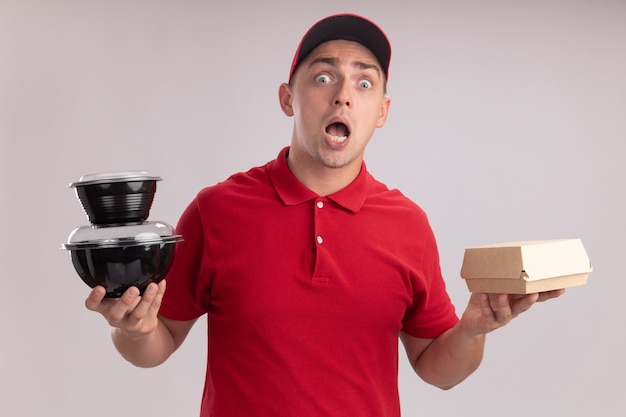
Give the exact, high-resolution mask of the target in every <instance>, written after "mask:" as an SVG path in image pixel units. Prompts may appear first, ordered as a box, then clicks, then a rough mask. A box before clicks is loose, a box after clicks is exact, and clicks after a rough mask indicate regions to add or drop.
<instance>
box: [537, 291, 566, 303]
mask: <svg viewBox="0 0 626 417" xmlns="http://www.w3.org/2000/svg"><path fill="white" fill-rule="evenodd" d="M563 294H565V288H562V289H559V290H553V291H546V292H540V293H539V299H538V300H537V301H538V302H543V301H548V300H550V299H552V298H557V297H560V296H562V295H563Z"/></svg>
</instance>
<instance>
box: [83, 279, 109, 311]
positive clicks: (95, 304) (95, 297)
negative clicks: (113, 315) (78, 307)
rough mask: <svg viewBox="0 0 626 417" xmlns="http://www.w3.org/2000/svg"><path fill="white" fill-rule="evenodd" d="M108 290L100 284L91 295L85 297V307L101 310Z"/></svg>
mask: <svg viewBox="0 0 626 417" xmlns="http://www.w3.org/2000/svg"><path fill="white" fill-rule="evenodd" d="M105 294H106V290H105V289H104V287H103V286H101V285H98V286H96V287H95V288H94V289H92V290H91V292H90V293H89V296H88V297H87V298H86V299H85V307H87V309H88V310H91V311H99V307H100V304H101V303H102V300H103V299H104V296H105Z"/></svg>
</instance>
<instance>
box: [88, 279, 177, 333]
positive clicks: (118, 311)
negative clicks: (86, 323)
mask: <svg viewBox="0 0 626 417" xmlns="http://www.w3.org/2000/svg"><path fill="white" fill-rule="evenodd" d="M165 286H166V284H165V280H162V281H161V282H159V284H158V285H157V284H155V283H150V284H149V285H148V287H147V288H146V290H145V291H144V293H143V295H139V289H137V287H131V288H129V289H127V290H126V291H125V292H124V294H122V296H121V297H120V298H104V295H105V294H106V290H105V289H104V287H102V286H97V287H95V288H94V289H93V290H92V291H91V293H89V296H88V297H87V299H86V300H85V306H86V307H87V309H89V310H91V311H96V312H98V313H100V314H102V315H103V316H104V318H105V319H106V320H107V322H108V323H109V324H110V325H111V326H112V327H115V328H118V329H120V330H122V331H123V332H125V333H126V334H127V336H128V337H131V338H137V337H139V338H140V337H143V336H146V335H148V334H150V333H152V332H153V331H155V330H156V328H157V326H158V322H159V319H158V313H159V308H160V307H161V300H162V299H163V293H164V292H165Z"/></svg>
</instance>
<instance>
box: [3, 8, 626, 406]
mask: <svg viewBox="0 0 626 417" xmlns="http://www.w3.org/2000/svg"><path fill="white" fill-rule="evenodd" d="M336 12H356V13H361V14H364V15H366V16H368V17H370V18H372V19H373V20H375V21H376V22H378V23H379V24H380V25H381V26H382V27H383V28H384V29H385V30H386V31H387V33H388V35H389V37H390V38H391V40H392V45H393V59H392V66H391V73H390V84H389V95H390V96H391V98H392V106H391V114H390V117H389V120H388V122H387V125H386V126H385V127H384V128H383V129H380V130H379V131H378V132H377V133H376V135H375V137H374V139H373V141H372V143H371V144H370V148H369V150H368V152H367V154H366V161H367V163H368V168H369V169H370V170H371V171H372V173H373V174H374V175H375V176H376V177H377V178H378V179H380V180H382V181H384V182H386V183H387V184H388V185H389V186H390V187H394V188H395V187H397V188H400V189H401V190H402V191H403V192H404V193H405V194H406V195H408V196H409V197H410V198H412V199H413V200H415V201H416V202H417V203H418V204H420V205H421V206H422V207H423V208H424V209H425V210H426V211H427V212H428V213H429V215H430V219H431V222H432V226H433V228H434V230H435V233H436V235H437V237H438V241H439V245H440V251H441V258H442V268H443V271H444V274H445V276H446V278H447V283H448V287H449V291H450V294H451V297H452V298H453V301H454V302H455V304H456V305H457V308H458V310H459V312H461V311H462V310H463V309H464V307H465V304H466V302H467V299H468V295H469V293H468V291H467V288H466V287H465V283H464V282H463V281H462V279H460V277H459V269H460V266H461V261H462V257H463V250H464V248H465V247H467V246H474V245H480V244H489V243H496V242H506V241H513V240H527V239H552V238H570V237H576V238H581V239H582V240H583V243H584V245H585V247H586V249H587V252H588V254H589V256H590V258H591V260H592V262H593V265H594V272H593V273H592V274H591V276H590V277H589V282H588V284H587V285H586V286H584V287H578V288H572V289H570V290H568V292H567V294H566V295H565V296H564V297H562V298H560V299H558V300H556V301H553V302H550V303H545V304H541V305H537V306H535V307H534V308H533V309H532V310H531V311H529V312H527V313H526V314H524V315H522V316H520V317H519V318H518V319H517V320H516V321H514V322H513V323H511V324H510V325H509V326H508V327H506V328H504V329H501V330H499V331H497V332H495V333H493V334H491V335H490V336H489V337H488V345H487V349H486V355H485V359H484V361H483V364H482V366H481V368H480V369H479V370H478V371H477V372H476V373H475V374H473V375H472V376H471V377H470V378H469V379H468V380H466V381H465V382H464V383H463V384H461V385H460V386H458V387H457V388H455V389H453V390H452V391H448V392H443V391H438V390H437V389H435V388H432V387H430V386H427V385H426V384H424V383H422V382H421V381H420V380H419V379H418V378H417V377H416V376H414V375H413V374H412V371H411V370H410V369H409V366H408V363H407V361H406V359H405V358H404V356H402V357H401V359H402V361H401V363H400V389H401V396H402V408H403V415H405V416H459V415H466V416H478V415H480V416H483V417H489V416H494V417H496V416H497V417H501V416H508V417H515V416H527V415H535V416H557V415H559V416H561V415H568V416H588V415H604V416H620V415H623V414H622V413H623V401H624V400H623V395H624V392H623V391H624V375H625V374H626V361H625V359H624V352H625V351H626V342H624V340H625V339H624V337H623V333H624V320H623V318H622V317H623V314H624V292H625V290H626V277H625V276H624V272H623V271H624V254H625V252H626V244H625V243H624V242H625V240H624V236H623V235H624V232H626V227H625V226H626V222H625V221H624V215H625V214H626V198H625V190H624V188H625V187H624V180H625V179H626V168H625V165H624V162H623V159H624V141H625V139H626V2H625V1H623V0H621V1H620V0H613V1H610V0H597V1H593V0H588V1H576V0H574V1H565V0H563V1H555V0H545V1H497V0H493V1H487V0H480V1H472V0H469V1H461V0H457V1H434V0H433V1H409V0H404V1H402V0H400V1H398V0H387V1H356V0H355V1H343V2H342V1H332V2H331V1H322V0H318V1H315V2H308V3H300V2H296V1H293V0H291V1H279V0H268V1H264V2H257V1H247V2H245V1H236V0H233V1H228V2H227V1H222V2H219V3H217V2H214V1H209V0H205V1H192V0H179V1H163V0H162V1H156V0H143V1H136V0H128V1H121V0H107V1H104V0H94V1H82V0H73V1H72V0H59V1H47V0H23V1H6V0H5V1H0V203H1V204H0V219H1V220H2V238H1V239H0V265H1V266H2V275H1V276H0V289H1V293H0V294H1V301H0V317H1V318H2V326H1V329H2V330H1V331H0V415H3V416H91V417H98V416H102V417H105V416H106V417H110V416H113V415H115V416H137V415H142V416H143V415H149V416H152V417H157V416H179V417H186V416H196V415H197V413H198V409H199V403H200V396H201V392H202V384H203V379H204V366H205V347H206V340H205V332H204V330H205V329H204V325H203V324H202V322H199V323H198V325H197V326H196V327H195V328H194V330H193V331H192V334H191V335H190V337H189V338H188V340H187V341H186V342H185V344H184V346H183V347H182V348H181V349H180V350H179V351H178V352H177V353H176V354H175V356H174V357H172V358H171V359H170V360H169V361H168V362H167V363H166V364H164V365H163V366H161V367H158V368H155V369H148V370H146V369H138V368H134V367H133V366H131V365H129V364H128V363H126V362H125V361H124V360H123V359H121V357H120V356H119V355H118V354H117V352H116V351H115V350H114V348H113V347H112V344H111V342H110V338H109V330H108V326H107V324H106V323H105V321H104V320H103V319H102V318H101V317H100V316H98V315H97V314H94V313H91V312H89V311H87V310H86V309H85V308H84V306H83V301H84V298H85V297H86V296H87V293H88V287H87V286H86V285H84V284H83V283H82V281H80V279H79V277H78V276H77V275H76V273H75V272H74V270H73V268H72V265H71V262H70V259H69V255H68V253H66V252H64V251H62V250H61V249H60V245H61V243H62V242H64V241H65V240H66V238H67V236H68V235H69V233H70V232H71V231H72V230H73V229H74V228H75V227H78V226H81V225H84V224H87V223H88V221H87V218H86V216H85V214H84V213H83V211H82V209H81V207H80V204H79V202H78V200H77V199H76V197H75V196H74V193H73V190H72V189H70V188H68V187H67V185H68V184H69V183H70V182H72V181H76V180H77V179H78V178H79V177H80V176H81V175H84V174H87V173H93V172H102V171H116V170H135V169H144V170H148V171H150V172H151V173H153V174H156V175H159V176H161V177H163V181H161V182H160V183H159V185H158V192H157V195H156V198H155V201H154V205H153V208H152V212H151V215H150V219H151V220H164V221H168V222H170V223H176V221H177V220H178V216H179V215H180V213H181V212H182V210H183V209H184V207H185V206H186V205H187V203H188V202H189V201H190V200H191V199H192V198H193V196H194V195H195V193H196V192H197V191H198V190H199V189H200V188H202V187H204V186H207V185H211V184H213V183H215V182H218V181H220V180H222V179H224V178H226V177H227V176H228V175H229V174H231V173H233V172H237V171H241V170H247V169H248V168H250V167H251V166H256V165H261V164H263V163H265V162H266V161H268V160H270V159H272V158H274V157H275V156H276V155H277V153H278V151H279V150H280V148H282V147H283V146H284V145H287V144H288V143H289V139H290V134H291V123H292V121H291V120H290V119H288V118H287V117H285V116H284V115H283V114H282V113H281V111H280V108H279V106H278V100H277V91H278V86H279V84H280V83H281V82H283V81H285V80H286V78H287V75H288V70H289V66H290V63H291V59H292V55H293V53H294V51H295V49H296V45H297V43H298V41H299V39H300V38H301V36H302V35H303V34H304V32H305V31H306V29H308V27H309V26H310V25H311V24H312V23H314V22H315V21H317V20H318V19H320V18H322V17H324V16H326V15H329V14H332V13H336Z"/></svg>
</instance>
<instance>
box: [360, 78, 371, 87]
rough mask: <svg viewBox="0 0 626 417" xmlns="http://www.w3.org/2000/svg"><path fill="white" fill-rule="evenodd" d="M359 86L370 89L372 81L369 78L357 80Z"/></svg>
mask: <svg viewBox="0 0 626 417" xmlns="http://www.w3.org/2000/svg"><path fill="white" fill-rule="evenodd" d="M359 87H361V88H365V89H370V88H372V82H371V81H370V80H361V81H359Z"/></svg>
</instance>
